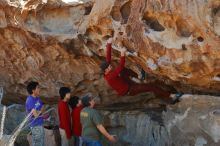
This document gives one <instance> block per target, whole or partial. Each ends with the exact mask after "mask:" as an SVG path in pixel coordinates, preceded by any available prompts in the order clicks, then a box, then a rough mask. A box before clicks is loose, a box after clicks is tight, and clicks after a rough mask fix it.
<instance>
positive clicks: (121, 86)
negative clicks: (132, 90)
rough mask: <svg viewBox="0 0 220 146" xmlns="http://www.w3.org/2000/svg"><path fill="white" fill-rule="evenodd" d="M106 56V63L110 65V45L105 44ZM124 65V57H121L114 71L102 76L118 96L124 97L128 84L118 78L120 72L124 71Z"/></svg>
mask: <svg viewBox="0 0 220 146" xmlns="http://www.w3.org/2000/svg"><path fill="white" fill-rule="evenodd" d="M106 49H107V51H106V52H107V54H106V61H107V62H109V63H110V61H111V49H112V47H111V44H107V46H106ZM124 65H125V57H124V56H123V57H121V59H120V64H119V66H118V67H117V68H116V69H115V70H114V71H111V72H109V73H108V74H106V75H104V78H105V80H106V81H107V82H108V84H109V85H110V86H111V87H112V88H113V89H114V90H115V91H116V92H117V93H118V95H121V96H123V95H125V94H126V93H127V92H128V88H129V86H128V83H127V82H125V81H124V79H123V78H122V77H120V73H121V71H122V70H123V69H124Z"/></svg>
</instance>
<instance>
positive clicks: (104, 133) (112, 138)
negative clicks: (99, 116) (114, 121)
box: [96, 124, 117, 142]
mask: <svg viewBox="0 0 220 146" xmlns="http://www.w3.org/2000/svg"><path fill="white" fill-rule="evenodd" d="M96 127H97V128H98V130H99V131H100V132H101V133H102V134H103V135H104V136H105V137H106V138H107V139H108V140H109V141H111V142H116V141H117V140H116V139H115V137H114V136H113V135H110V134H109V133H108V132H107V130H106V129H105V127H104V126H103V125H102V124H99V125H97V126H96Z"/></svg>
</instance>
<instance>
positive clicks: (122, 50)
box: [121, 47, 127, 56]
mask: <svg viewBox="0 0 220 146" xmlns="http://www.w3.org/2000/svg"><path fill="white" fill-rule="evenodd" d="M126 52H127V49H126V48H125V47H123V48H122V49H121V56H125V53H126Z"/></svg>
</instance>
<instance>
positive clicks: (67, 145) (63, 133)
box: [59, 128, 70, 146]
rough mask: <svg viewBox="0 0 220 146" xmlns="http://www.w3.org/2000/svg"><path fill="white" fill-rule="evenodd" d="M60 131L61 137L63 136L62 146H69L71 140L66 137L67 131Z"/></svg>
mask: <svg viewBox="0 0 220 146" xmlns="http://www.w3.org/2000/svg"><path fill="white" fill-rule="evenodd" d="M59 130H60V136H61V145H62V146H69V145H70V143H69V140H68V139H67V137H66V133H65V130H63V129H61V128H60V129H59Z"/></svg>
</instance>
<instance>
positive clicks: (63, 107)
mask: <svg viewBox="0 0 220 146" xmlns="http://www.w3.org/2000/svg"><path fill="white" fill-rule="evenodd" d="M59 93H60V98H61V99H60V101H59V103H58V115H59V121H60V124H59V127H60V129H59V130H60V135H61V142H62V146H69V145H70V140H71V137H72V132H71V118H70V110H69V107H68V101H69V99H70V89H69V88H67V87H61V88H60V90H59Z"/></svg>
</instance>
